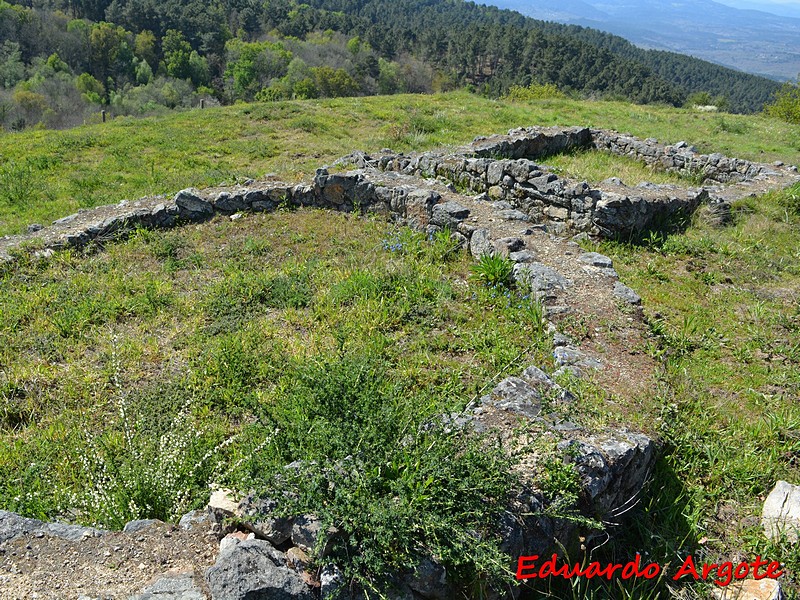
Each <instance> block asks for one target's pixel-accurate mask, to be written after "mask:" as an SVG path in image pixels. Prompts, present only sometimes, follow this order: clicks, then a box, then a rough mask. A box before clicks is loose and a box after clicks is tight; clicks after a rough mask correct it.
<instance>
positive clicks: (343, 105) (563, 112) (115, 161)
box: [0, 92, 800, 234]
mask: <svg viewBox="0 0 800 600" xmlns="http://www.w3.org/2000/svg"><path fill="white" fill-rule="evenodd" d="M521 125H568V126H569V125H582V126H592V127H602V128H609V129H617V130H618V131H627V132H630V133H633V134H635V135H638V136H640V137H657V138H659V139H662V140H664V141H668V142H677V141H679V140H686V141H689V142H691V143H692V144H695V145H696V146H697V147H698V148H699V149H700V150H702V151H708V152H711V151H715V152H722V153H724V154H729V155H732V156H737V157H739V158H746V159H750V160H758V161H762V162H771V161H773V160H778V159H780V160H783V161H785V162H789V163H797V162H800V142H798V139H800V127H798V126H793V125H789V124H786V123H782V122H780V121H776V120H773V119H766V118H763V117H759V116H747V117H745V116H741V115H729V114H710V113H697V112H692V111H690V110H682V109H674V108H667V107H658V106H640V105H633V104H628V103H623V102H584V101H577V100H566V99H558V100H543V101H540V102H537V103H535V104H526V103H508V102H503V101H497V100H489V99H486V98H483V97H480V96H476V95H472V94H467V93H465V92H452V93H448V94H439V95H433V96H420V95H396V96H373V97H366V98H338V99H331V100H306V101H295V102H292V101H286V102H275V103H267V104H240V105H236V106H231V107H224V108H209V109H206V110H203V111H200V110H199V109H198V110H193V111H189V112H176V113H171V114H168V115H165V116H161V117H152V118H145V119H135V118H119V119H116V120H114V121H112V122H110V123H106V124H98V125H89V126H84V127H78V128H75V129H71V130H68V131H28V132H25V133H22V134H6V135H3V136H0V234H8V233H17V232H19V231H21V230H23V229H24V227H25V226H26V225H28V224H29V223H32V222H38V221H41V222H42V224H47V223H48V222H49V221H51V220H53V219H56V218H58V217H62V216H65V215H67V214H70V213H72V212H75V211H76V210H77V209H78V208H85V207H90V206H97V205H99V204H110V203H115V202H118V201H120V200H122V199H134V198H139V197H142V196H145V195H154V194H164V193H166V194H169V193H174V192H175V191H177V190H178V189H181V188H183V187H188V186H190V185H192V186H201V187H202V186H209V185H213V184H217V183H221V182H233V181H235V180H236V179H245V178H256V177H259V176H262V175H264V174H265V173H270V172H271V173H276V174H277V175H279V176H280V177H284V178H287V179H289V180H295V179H303V178H308V177H310V176H311V175H313V173H314V169H316V168H317V167H319V166H321V165H322V164H325V163H329V162H332V161H333V160H335V159H336V158H338V157H340V156H342V155H344V154H347V153H349V152H352V151H353V150H365V151H378V150H380V149H381V148H385V147H389V148H392V149H393V150H398V151H404V150H422V149H428V148H433V147H436V146H441V145H445V144H463V143H465V142H468V141H470V140H471V139H472V137H474V136H476V135H486V134H488V133H498V132H504V131H505V130H506V129H508V128H510V127H518V126H521ZM577 160H579V159H577ZM562 162H563V161H562ZM563 165H564V167H565V168H566V169H567V172H570V168H569V167H568V164H567V162H563ZM587 168H588V169H589V171H586V169H587ZM574 171H575V172H574V173H571V174H573V175H576V176H582V177H592V176H593V173H592V171H591V165H588V164H586V163H585V162H583V161H580V160H579V162H578V163H577V164H576V166H575V169H574ZM584 172H585V174H583V175H581V174H582V173H584Z"/></svg>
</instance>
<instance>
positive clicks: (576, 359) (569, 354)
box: [553, 345, 603, 369]
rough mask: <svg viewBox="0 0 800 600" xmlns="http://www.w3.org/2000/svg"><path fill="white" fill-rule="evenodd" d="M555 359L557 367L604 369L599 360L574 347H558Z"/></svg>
mask: <svg viewBox="0 0 800 600" xmlns="http://www.w3.org/2000/svg"><path fill="white" fill-rule="evenodd" d="M553 357H554V358H555V362H556V365H558V366H559V367H564V366H576V367H578V368H583V369H601V368H602V367H603V363H601V362H600V361H599V360H597V359H596V358H592V357H591V356H588V355H587V354H586V353H584V352H581V351H580V350H578V349H577V348H575V347H574V346H569V345H564V346H558V347H556V349H555V350H553Z"/></svg>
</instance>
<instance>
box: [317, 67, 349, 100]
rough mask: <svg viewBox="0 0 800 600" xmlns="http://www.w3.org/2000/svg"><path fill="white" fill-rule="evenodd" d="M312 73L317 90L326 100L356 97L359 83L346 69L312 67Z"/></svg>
mask: <svg viewBox="0 0 800 600" xmlns="http://www.w3.org/2000/svg"><path fill="white" fill-rule="evenodd" d="M310 71H311V74H312V76H313V77H314V82H315V84H316V88H317V89H318V90H319V93H320V95H321V96H323V97H325V98H340V97H342V96H354V95H355V94H356V93H357V92H358V83H357V82H356V80H355V79H353V78H352V77H351V76H350V74H349V73H348V72H347V71H345V70H344V69H333V68H331V67H312V68H311V69H310Z"/></svg>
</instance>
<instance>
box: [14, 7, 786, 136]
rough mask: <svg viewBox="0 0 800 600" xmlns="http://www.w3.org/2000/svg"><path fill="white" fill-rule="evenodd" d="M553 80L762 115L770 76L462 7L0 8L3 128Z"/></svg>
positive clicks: (771, 88) (609, 93)
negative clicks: (695, 99) (693, 97)
mask: <svg viewBox="0 0 800 600" xmlns="http://www.w3.org/2000/svg"><path fill="white" fill-rule="evenodd" d="M530 83H539V84H554V85H556V86H558V87H559V88H560V89H561V90H562V91H564V92H567V93H570V94H573V95H575V96H577V97H589V98H622V99H626V100H631V101H633V102H637V103H654V102H657V103H665V104H671V105H681V104H683V103H684V102H685V101H686V98H687V97H688V95H689V94H691V93H694V92H708V93H710V94H711V95H712V96H715V97H716V96H718V97H720V98H721V99H723V100H724V102H725V106H726V108H727V109H729V110H731V111H733V112H754V111H758V110H760V109H761V108H762V106H763V105H764V103H765V102H766V101H768V100H769V99H770V97H771V96H772V94H774V92H775V91H776V90H777V88H778V85H777V84H776V83H775V82H773V81H770V80H767V79H764V78H760V77H755V76H752V75H746V74H744V73H740V72H736V71H733V70H731V69H726V68H723V67H720V66H717V65H713V64H711V63H708V62H704V61H699V60H696V59H692V58H689V57H686V56H681V55H678V54H673V53H663V52H662V53H657V52H645V51H642V50H640V49H638V48H636V47H634V46H633V45H632V44H630V43H629V42H627V41H625V40H624V39H622V38H618V37H615V36H611V35H607V34H602V33H600V32H598V31H594V30H588V29H582V28H576V27H570V26H564V25H556V24H553V23H545V22H542V21H535V20H533V19H530V18H526V17H524V16H523V15H521V14H519V13H516V12H512V11H507V10H500V9H498V8H495V7H484V6H478V5H476V4H474V3H471V2H463V1H461V0H447V1H444V0H309V1H308V2H305V3H300V2H299V1H298V0H211V1H210V2H205V1H204V0H163V1H161V2H159V3H153V2H152V0H113V1H111V2H108V1H107V0H92V1H91V2H89V1H77V0H45V1H43V2H40V3H37V8H30V7H27V6H23V5H22V4H10V3H8V2H6V1H5V0H0V127H2V128H4V129H11V130H19V129H24V128H26V127H30V126H34V125H43V126H46V127H54V128H64V127H70V126H73V125H76V124H80V123H82V122H86V121H92V120H99V118H100V116H99V115H100V111H101V109H102V110H105V111H106V112H107V113H108V114H109V115H110V116H112V117H113V116H117V115H142V114H152V113H157V112H163V111H165V110H169V109H173V108H181V107H189V106H196V105H198V104H199V103H200V102H205V103H206V105H209V104H213V103H220V104H231V103H234V102H236V101H246V102H249V101H253V100H259V101H268V100H278V99H291V98H297V99H302V98H323V97H341V96H361V95H374V94H394V93H400V92H425V93H430V92H435V91H442V90H449V89H454V88H458V87H467V88H469V89H471V90H475V91H477V92H479V93H482V94H486V95H490V96H497V95H501V94H503V93H505V92H506V91H508V90H509V88H510V87H511V86H513V85H528V84H530Z"/></svg>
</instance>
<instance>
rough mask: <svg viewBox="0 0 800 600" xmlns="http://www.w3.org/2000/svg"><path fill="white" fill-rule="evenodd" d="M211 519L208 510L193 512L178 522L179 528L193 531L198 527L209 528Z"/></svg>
mask: <svg viewBox="0 0 800 600" xmlns="http://www.w3.org/2000/svg"><path fill="white" fill-rule="evenodd" d="M210 524H211V518H210V516H209V513H208V511H206V510H193V511H191V512H188V513H186V514H185V515H183V516H182V517H181V519H180V521H178V527H180V528H181V529H183V530H189V529H193V528H194V527H196V526H204V525H205V526H208V525H210Z"/></svg>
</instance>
